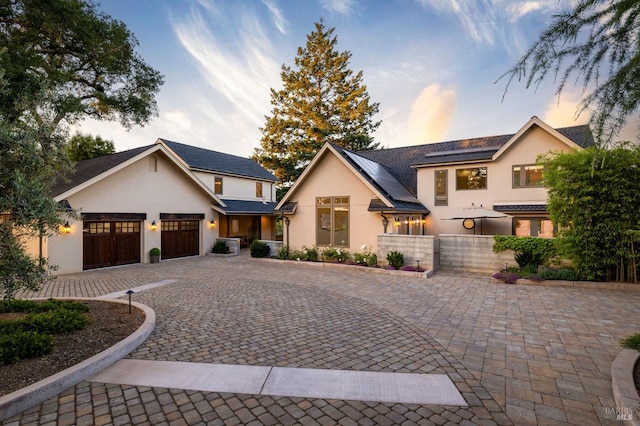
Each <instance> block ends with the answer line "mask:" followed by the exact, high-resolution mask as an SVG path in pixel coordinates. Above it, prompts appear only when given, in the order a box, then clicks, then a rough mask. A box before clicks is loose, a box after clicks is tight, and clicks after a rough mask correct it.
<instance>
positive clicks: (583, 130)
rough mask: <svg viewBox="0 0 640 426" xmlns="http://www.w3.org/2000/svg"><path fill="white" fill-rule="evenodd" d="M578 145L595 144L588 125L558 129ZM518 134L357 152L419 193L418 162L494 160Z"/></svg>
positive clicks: (424, 163)
mask: <svg viewBox="0 0 640 426" xmlns="http://www.w3.org/2000/svg"><path fill="white" fill-rule="evenodd" d="M556 130H557V131H558V132H559V133H561V134H562V135H564V136H566V137H567V138H569V139H571V140H572V141H573V142H575V143H576V144H577V145H579V146H581V147H583V148H586V147H587V146H590V145H592V144H593V135H592V134H591V130H590V129H589V126H588V125H582V126H573V127H565V128H560V129H556ZM513 136H514V135H499V136H488V137H482V138H473V139H462V140H457V141H448V142H440V143H432V144H425V145H414V146H407V147H400V148H389V149H380V150H373V151H358V152H357V154H358V155H360V156H362V157H365V158H368V159H369V160H372V161H375V162H377V163H379V164H382V165H383V166H385V168H386V169H387V170H388V171H389V172H390V173H391V174H392V175H393V176H394V177H395V178H396V179H397V180H398V181H399V182H400V183H402V184H403V185H404V186H405V187H406V188H407V189H409V190H410V191H411V192H412V193H414V194H415V193H417V182H416V170H415V169H414V168H412V166H415V165H428V164H438V163H442V162H449V161H450V162H467V161H479V160H480V161H481V160H490V159H491V158H492V156H493V154H495V153H496V152H497V151H498V150H499V149H500V148H502V146H503V145H504V144H506V143H507V142H508V141H509V140H510V139H511V138H512V137H513Z"/></svg>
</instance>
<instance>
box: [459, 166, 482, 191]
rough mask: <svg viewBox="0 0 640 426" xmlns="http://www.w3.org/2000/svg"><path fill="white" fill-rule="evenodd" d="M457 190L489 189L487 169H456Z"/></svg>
mask: <svg viewBox="0 0 640 426" xmlns="http://www.w3.org/2000/svg"><path fill="white" fill-rule="evenodd" d="M456 189H458V190H460V189H487V168H486V167H474V168H468V169H456Z"/></svg>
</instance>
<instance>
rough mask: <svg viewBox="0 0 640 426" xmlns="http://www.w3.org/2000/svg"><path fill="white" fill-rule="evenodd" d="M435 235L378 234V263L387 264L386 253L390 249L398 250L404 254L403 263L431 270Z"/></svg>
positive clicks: (390, 250) (432, 267)
mask: <svg viewBox="0 0 640 426" xmlns="http://www.w3.org/2000/svg"><path fill="white" fill-rule="evenodd" d="M435 244H436V241H435V237H434V236H433V235H397V234H380V235H378V241H377V245H378V251H377V252H376V255H377V256H378V263H379V264H380V265H386V264H387V254H388V253H389V252H392V251H394V250H395V251H399V252H401V253H402V254H404V263H405V265H409V266H417V262H420V267H421V268H423V269H426V270H433V269H435V268H434V258H435V249H434V247H435Z"/></svg>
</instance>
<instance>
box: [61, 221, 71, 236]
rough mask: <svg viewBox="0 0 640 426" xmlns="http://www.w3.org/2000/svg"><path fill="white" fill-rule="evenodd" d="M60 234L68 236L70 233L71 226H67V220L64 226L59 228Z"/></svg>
mask: <svg viewBox="0 0 640 426" xmlns="http://www.w3.org/2000/svg"><path fill="white" fill-rule="evenodd" d="M60 233H61V234H70V233H71V225H69V221H68V220H67V221H66V222H65V223H64V225H62V226H60Z"/></svg>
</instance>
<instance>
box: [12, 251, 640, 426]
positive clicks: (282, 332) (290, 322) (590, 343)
mask: <svg viewBox="0 0 640 426" xmlns="http://www.w3.org/2000/svg"><path fill="white" fill-rule="evenodd" d="M163 279H175V280H176V282H174V283H172V284H168V285H165V286H162V287H157V288H154V289H150V290H146V291H144V292H141V293H137V294H135V295H134V296H133V298H134V300H136V301H139V302H141V303H144V304H147V305H149V306H150V307H151V308H153V309H154V310H155V311H156V314H157V325H156V329H155V330H154V332H153V333H152V335H151V336H150V337H149V339H147V341H146V342H145V343H143V344H142V345H141V346H140V347H138V348H137V349H136V350H135V351H133V352H132V353H131V354H130V355H129V357H130V358H136V359H148V360H165V361H186V362H207V363H223V364H246V365H266V366H283V367H305V368H328V369H346V370H363V371H387V372H406V373H446V374H448V375H449V377H450V378H451V380H452V381H453V382H454V383H455V385H456V386H457V387H458V390H459V391H460V392H461V393H462V395H463V396H464V398H465V400H466V401H467V402H468V404H469V407H450V406H447V407H442V406H435V405H411V404H389V403H378V402H360V401H341V400H319V399H303V398H285V397H267V396H260V395H244V394H224V393H215V392H195V391H185V390H180V389H164V388H148V387H135V386H121V385H112V384H101V383H88V382H82V383H80V384H78V385H77V386H75V387H73V388H70V389H67V390H66V391H64V392H63V393H62V394H60V395H59V396H58V397H57V398H52V399H51V400H49V401H47V402H45V403H43V404H40V405H38V406H36V407H33V408H32V409H30V410H27V411H25V412H23V413H20V414H19V415H17V416H15V417H14V418H12V419H9V420H7V421H6V422H5V423H4V424H6V425H10V424H11V425H13V424H22V425H43V424H60V425H71V424H79V425H80V424H87V425H88V424H98V425H107V424H110V425H111V424H112V425H123V424H152V425H156V424H167V425H180V424H189V425H191V424H225V425H233V424H252V425H254V424H255V425H261V424H303V425H307V424H309V425H311V424H321V425H328V424H343V425H348V424H353V425H356V424H361V425H366V424H372V425H373V424H376V425H377V424H382V425H384V424H388V425H395V424H402V425H411V424H438V425H443V424H505V425H506V424H518V425H521V424H551V425H552V424H579V425H591V424H619V422H616V421H615V415H612V414H610V413H611V412H612V411H613V408H614V407H615V403H614V401H613V396H612V394H611V373H610V370H611V363H612V361H613V359H614V358H615V356H616V355H617V354H618V353H619V351H620V347H619V344H618V340H619V339H620V338H623V337H627V336H629V335H631V334H635V333H637V332H638V329H637V327H638V326H637V324H638V322H639V321H638V312H640V292H635V291H632V292H629V291H627V292H625V291H611V290H593V289H578V288H563V287H539V286H523V285H517V286H516V285H505V284H496V283H493V282H491V280H490V278H489V277H488V276H461V275H453V274H451V275H447V274H436V275H435V276H433V277H431V278H429V279H419V278H408V277H399V276H392V275H382V274H371V273H367V272H366V271H363V270H360V269H354V268H344V267H343V268H339V267H335V268H318V267H312V266H308V265H304V264H300V265H297V264H294V265H291V264H288V265H285V264H282V263H278V262H273V261H261V260H257V259H251V258H248V257H247V256H239V257H234V258H224V259H222V258H214V257H200V258H190V259H180V260H173V261H165V262H161V263H160V264H157V265H133V266H127V267H121V268H111V269H104V270H99V271H90V272H85V273H81V274H73V275H66V276H61V277H58V279H56V280H54V281H53V282H51V283H50V284H48V285H47V286H46V287H45V288H43V289H42V291H41V292H39V293H38V294H30V293H25V294H22V295H21V296H22V297H31V296H45V297H51V296H53V297H62V296H74V295H76V296H84V297H96V296H100V295H103V294H108V293H111V292H115V291H119V290H127V289H129V288H133V287H137V286H140V285H144V284H149V283H151V282H155V281H159V280H163Z"/></svg>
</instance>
